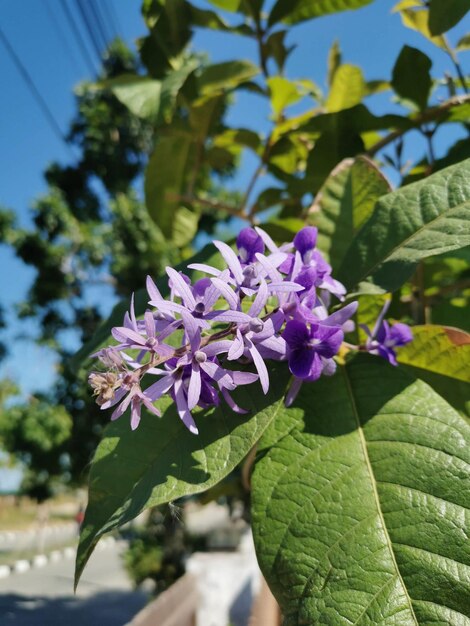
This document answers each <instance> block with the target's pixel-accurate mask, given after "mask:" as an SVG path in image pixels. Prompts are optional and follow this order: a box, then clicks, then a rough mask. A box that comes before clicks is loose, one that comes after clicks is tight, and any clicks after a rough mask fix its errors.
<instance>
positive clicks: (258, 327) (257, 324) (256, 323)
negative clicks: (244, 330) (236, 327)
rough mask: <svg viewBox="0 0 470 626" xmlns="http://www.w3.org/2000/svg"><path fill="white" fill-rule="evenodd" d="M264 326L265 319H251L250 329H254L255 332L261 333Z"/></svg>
mask: <svg viewBox="0 0 470 626" xmlns="http://www.w3.org/2000/svg"><path fill="white" fill-rule="evenodd" d="M263 328H264V322H263V320H260V319H259V318H254V319H252V320H250V330H251V331H253V332H254V333H260V332H261V331H262V330H263Z"/></svg>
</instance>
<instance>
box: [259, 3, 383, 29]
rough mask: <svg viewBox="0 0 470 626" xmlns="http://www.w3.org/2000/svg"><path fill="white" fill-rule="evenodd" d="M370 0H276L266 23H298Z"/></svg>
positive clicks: (351, 7) (270, 24)
mask: <svg viewBox="0 0 470 626" xmlns="http://www.w3.org/2000/svg"><path fill="white" fill-rule="evenodd" d="M371 2H372V0H277V2H276V3H275V5H274V6H273V8H272V11H271V13H270V15H269V20H268V24H269V26H272V25H273V24H276V23H277V22H280V21H283V22H285V23H286V24H298V23H299V22H303V21H305V20H310V19H312V18H314V17H321V16H322V15H327V14H329V13H339V12H340V11H347V10H353V9H359V8H361V7H363V6H366V5H367V4H370V3H371Z"/></svg>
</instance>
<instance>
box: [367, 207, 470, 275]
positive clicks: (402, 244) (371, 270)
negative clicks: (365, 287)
mask: <svg viewBox="0 0 470 626" xmlns="http://www.w3.org/2000/svg"><path fill="white" fill-rule="evenodd" d="M466 205H469V207H470V200H465V201H464V202H461V203H460V204H457V205H455V206H453V207H449V208H448V209H446V210H444V211H443V212H442V213H439V215H438V216H437V217H436V218H434V219H433V220H431V221H429V222H426V223H425V224H423V225H422V226H420V227H419V228H418V230H415V231H414V233H412V234H411V235H410V236H409V237H407V238H406V239H404V240H403V241H402V242H400V243H399V244H397V245H396V246H395V247H394V248H392V249H391V250H390V251H389V252H388V253H387V254H386V255H385V256H384V257H383V258H382V259H380V260H379V261H376V262H375V263H374V265H372V267H370V268H369V269H368V270H366V271H365V272H364V273H362V274H361V277H360V278H358V279H357V280H356V281H355V282H356V283H360V282H361V281H362V280H365V279H366V278H368V277H369V276H370V275H371V274H373V273H374V272H375V270H376V269H377V268H378V267H380V266H381V265H382V264H384V263H387V262H388V261H389V260H390V257H392V256H393V255H394V254H395V252H396V251H397V250H399V249H400V248H404V247H406V245H407V243H408V242H409V241H411V240H412V239H414V238H415V237H417V236H418V235H419V234H420V233H421V232H422V231H423V230H425V229H426V228H427V227H428V226H431V225H432V224H435V223H436V222H438V221H439V220H440V219H443V218H445V217H447V216H448V213H450V211H454V210H455V209H461V208H462V207H464V208H465V206H466ZM366 223H367V222H366ZM462 247H463V246H462ZM436 254H438V252H436ZM429 256H432V255H429Z"/></svg>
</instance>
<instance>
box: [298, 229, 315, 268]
mask: <svg viewBox="0 0 470 626" xmlns="http://www.w3.org/2000/svg"><path fill="white" fill-rule="evenodd" d="M317 235H318V229H317V228H315V227H314V226H306V227H305V228H302V230H299V232H298V233H297V234H296V236H295V237H294V246H295V249H296V250H298V251H299V252H300V256H301V257H302V263H303V264H304V265H308V263H309V262H310V258H311V255H312V252H313V250H314V248H315V246H316V245H317Z"/></svg>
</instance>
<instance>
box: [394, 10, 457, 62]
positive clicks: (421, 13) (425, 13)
mask: <svg viewBox="0 0 470 626" xmlns="http://www.w3.org/2000/svg"><path fill="white" fill-rule="evenodd" d="M392 12H399V13H400V16H401V19H402V22H403V25H404V26H406V27H407V28H411V29H413V30H416V31H417V32H418V33H421V35H423V36H424V37H426V39H429V41H431V42H432V43H433V44H434V45H435V46H438V47H439V48H442V50H447V49H448V45H447V42H446V40H445V38H444V37H443V36H442V35H438V36H437V37H433V36H432V34H431V32H430V30H429V9H428V8H427V5H426V4H425V3H424V0H401V1H400V2H398V4H396V5H395V6H394V7H393V9H392Z"/></svg>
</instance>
